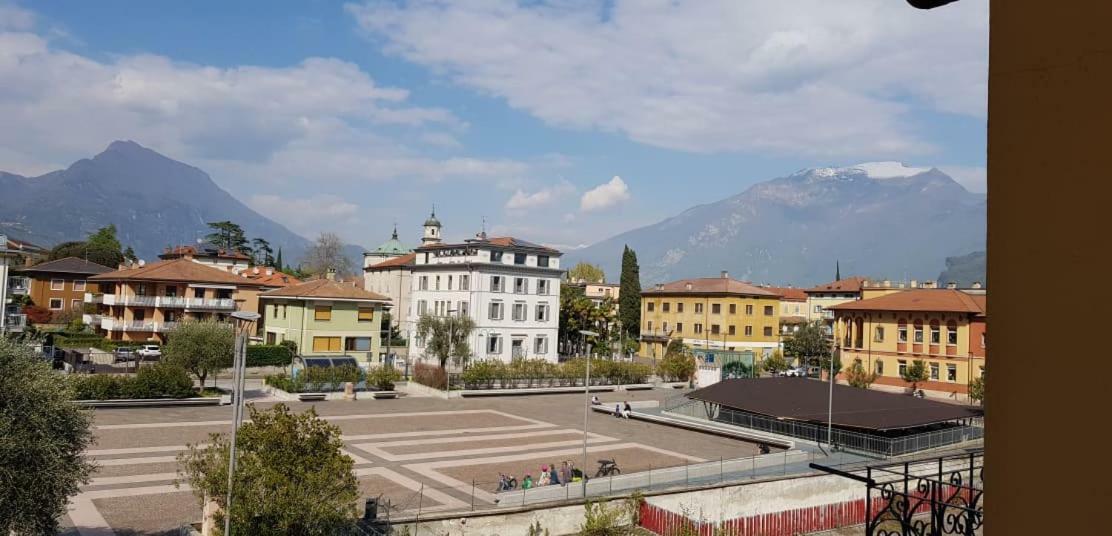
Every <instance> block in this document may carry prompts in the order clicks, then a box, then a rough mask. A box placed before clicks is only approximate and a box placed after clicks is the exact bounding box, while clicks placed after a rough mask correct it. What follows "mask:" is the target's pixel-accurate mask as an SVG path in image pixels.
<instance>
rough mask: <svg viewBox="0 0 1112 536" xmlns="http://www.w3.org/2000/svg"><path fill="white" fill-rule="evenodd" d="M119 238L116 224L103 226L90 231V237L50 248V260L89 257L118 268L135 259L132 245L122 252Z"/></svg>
mask: <svg viewBox="0 0 1112 536" xmlns="http://www.w3.org/2000/svg"><path fill="white" fill-rule="evenodd" d="M120 249H121V246H120V241H119V239H117V238H116V226H115V225H109V226H107V227H101V228H100V229H98V230H97V231H96V232H95V233H90V234H89V236H88V238H87V239H85V240H81V241H73V242H62V243H61V244H58V245H57V246H54V248H53V249H51V250H50V255H49V257H48V259H49V260H52V261H54V260H58V259H64V258H66V257H77V258H79V259H88V260H89V262H95V263H97V264H99V265H101V266H107V267H109V268H116V267H117V266H119V265H120V264H121V263H123V262H124V260H137V259H135V258H134V257H135V252H134V250H132V249H131V248H130V247H129V248H128V252H127V253H130V256H129V255H128V254H127V253H121V252H120Z"/></svg>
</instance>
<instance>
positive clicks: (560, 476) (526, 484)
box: [497, 460, 583, 491]
mask: <svg viewBox="0 0 1112 536" xmlns="http://www.w3.org/2000/svg"><path fill="white" fill-rule="evenodd" d="M582 478H583V472H582V471H580V470H579V469H576V467H575V464H574V463H572V462H571V461H570V460H565V461H564V463H563V464H562V465H561V466H560V467H556V464H554V463H553V464H549V465H542V466H541V468H540V472H539V473H537V478H535V479H534V478H533V475H532V474H526V475H525V477H524V478H522V479H521V488H522V489H530V488H536V487H540V486H552V485H557V484H559V485H561V486H566V485H567V484H568V483H569V482H578V481H580V480H581V479H582ZM515 485H516V482H515V481H514V479H513V477H510V476H506V475H505V474H499V475H498V490H497V491H509V490H511V489H513V488H514V487H515Z"/></svg>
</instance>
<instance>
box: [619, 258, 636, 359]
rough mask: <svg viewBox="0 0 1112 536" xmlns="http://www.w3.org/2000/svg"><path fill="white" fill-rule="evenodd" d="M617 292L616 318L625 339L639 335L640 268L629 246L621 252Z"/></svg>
mask: <svg viewBox="0 0 1112 536" xmlns="http://www.w3.org/2000/svg"><path fill="white" fill-rule="evenodd" d="M619 284H620V287H619V290H618V318H619V319H621V322H622V329H623V330H625V332H626V336H627V337H633V338H636V337H637V336H638V335H640V334H641V268H640V267H638V266H637V253H636V252H634V251H633V250H632V249H630V248H629V246H625V250H623V251H622V277H621V281H620V282H619Z"/></svg>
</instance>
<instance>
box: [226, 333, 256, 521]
mask: <svg viewBox="0 0 1112 536" xmlns="http://www.w3.org/2000/svg"><path fill="white" fill-rule="evenodd" d="M232 318H233V319H235V322H236V325H235V330H236V343H235V344H236V347H235V352H234V354H233V357H232V383H233V386H232V404H234V405H233V406H232V443H231V448H230V450H229V452H228V500H227V502H226V503H225V505H224V508H225V511H224V535H225V536H231V534H232V487H233V485H234V482H235V473H236V432H238V431H239V425H240V424H241V423H242V422H243V385H244V376H246V373H245V371H244V368H246V365H247V328H248V326H250V325H252V324H254V323H255V321H256V320H258V319H259V314H258V313H252V312H250V311H236V312H234V313H232Z"/></svg>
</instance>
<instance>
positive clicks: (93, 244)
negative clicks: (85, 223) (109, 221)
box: [86, 225, 123, 252]
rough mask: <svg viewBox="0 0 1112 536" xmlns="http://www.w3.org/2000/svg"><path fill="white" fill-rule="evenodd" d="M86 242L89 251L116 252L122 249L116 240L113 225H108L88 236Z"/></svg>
mask: <svg viewBox="0 0 1112 536" xmlns="http://www.w3.org/2000/svg"><path fill="white" fill-rule="evenodd" d="M86 242H87V243H88V244H89V248H91V249H104V250H108V251H117V252H118V251H120V250H122V249H123V246H122V245H121V244H120V240H119V239H118V238H116V226H115V225H108V226H107V227H101V228H100V229H97V232H95V233H92V234H90V235H89V238H88V239H87V240H86Z"/></svg>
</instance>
